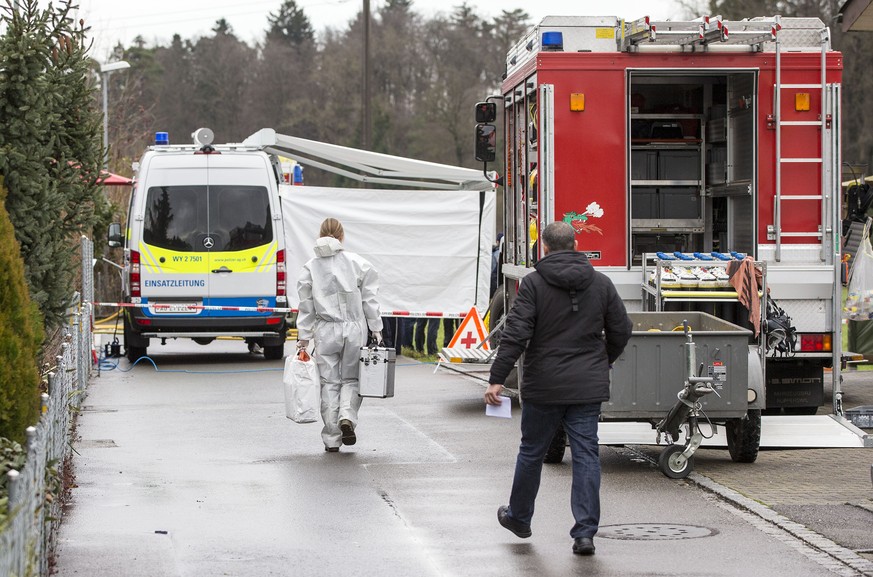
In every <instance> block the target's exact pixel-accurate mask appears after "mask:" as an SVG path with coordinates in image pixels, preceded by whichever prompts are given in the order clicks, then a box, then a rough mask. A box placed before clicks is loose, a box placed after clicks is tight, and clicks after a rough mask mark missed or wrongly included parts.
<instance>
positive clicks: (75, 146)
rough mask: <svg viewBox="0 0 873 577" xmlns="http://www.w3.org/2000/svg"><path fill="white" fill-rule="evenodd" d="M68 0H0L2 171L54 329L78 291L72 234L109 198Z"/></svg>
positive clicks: (83, 229) (35, 291) (82, 50)
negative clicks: (0, 7) (43, 0)
mask: <svg viewBox="0 0 873 577" xmlns="http://www.w3.org/2000/svg"><path fill="white" fill-rule="evenodd" d="M70 1H71V0H65V1H63V2H60V3H56V4H52V5H51V6H50V7H49V8H47V9H45V10H43V9H40V8H39V6H38V2H37V0H21V1H19V2H17V4H19V5H20V8H19V10H15V9H14V8H13V6H12V4H11V0H6V5H7V6H6V9H5V14H4V15H3V17H2V20H3V23H4V24H5V26H6V34H4V35H3V36H2V37H0V111H2V117H3V119H4V122H3V123H2V124H0V174H2V175H4V176H5V177H6V185H7V188H8V192H9V195H8V198H7V201H6V208H7V210H8V211H9V217H10V219H11V221H12V223H13V226H14V228H15V235H16V238H17V240H18V241H19V243H20V244H21V252H22V255H23V257H24V261H25V267H26V276H27V280H28V284H29V285H30V289H31V296H32V298H33V299H34V301H35V302H36V303H37V304H38V305H39V307H40V310H41V311H42V313H43V315H44V316H45V320H46V324H47V326H48V327H50V328H51V327H56V326H58V325H59V324H60V323H61V322H62V321H63V319H64V315H65V313H66V309H67V306H68V305H69V299H70V297H71V295H72V293H73V291H74V286H73V281H74V279H75V272H76V266H77V263H76V262H75V259H74V252H75V246H76V244H75V243H76V242H77V241H78V238H77V236H78V234H82V233H85V234H90V232H91V227H92V226H93V225H94V223H95V222H96V212H97V211H98V210H102V209H103V208H104V206H105V205H104V204H103V203H102V200H101V196H100V195H99V187H98V186H97V185H96V181H97V178H98V176H99V169H100V166H101V164H102V158H103V149H102V143H101V132H102V130H101V125H100V122H101V120H100V114H99V112H98V111H97V110H96V109H95V108H94V107H93V103H94V94H93V91H94V87H93V85H90V84H89V83H88V78H89V74H90V72H89V66H90V61H89V60H88V58H87V56H86V51H87V50H86V42H85V33H86V30H85V28H84V26H83V23H81V22H80V23H75V22H73V20H72V19H71V18H70V17H69V13H70V10H71V5H70ZM98 206H99V208H98Z"/></svg>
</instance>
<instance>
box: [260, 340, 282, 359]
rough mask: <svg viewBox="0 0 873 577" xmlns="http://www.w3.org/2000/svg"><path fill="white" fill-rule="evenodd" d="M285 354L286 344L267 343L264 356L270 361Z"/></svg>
mask: <svg viewBox="0 0 873 577" xmlns="http://www.w3.org/2000/svg"><path fill="white" fill-rule="evenodd" d="M284 356H285V345H284V344H281V345H265V346H264V358H265V359H266V360H268V361H275V360H278V359H281V358H282V357H284Z"/></svg>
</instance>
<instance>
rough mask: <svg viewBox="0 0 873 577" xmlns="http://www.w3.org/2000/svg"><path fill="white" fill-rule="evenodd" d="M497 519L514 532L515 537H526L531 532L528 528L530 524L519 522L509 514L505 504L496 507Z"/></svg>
mask: <svg viewBox="0 0 873 577" xmlns="http://www.w3.org/2000/svg"><path fill="white" fill-rule="evenodd" d="M497 521H498V522H499V523H500V524H501V525H503V526H504V527H505V528H506V529H509V530H510V531H512V532H513V533H515V536H516V537H521V538H522V539H527V538H528V537H530V536H531V535H532V534H533V533H532V532H531V530H530V525H525V524H524V523H519V522H518V521H516V520H515V519H513V518H512V517H510V516H509V507H507V506H506V505H503V506H501V507H500V508H498V509H497Z"/></svg>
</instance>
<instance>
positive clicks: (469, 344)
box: [461, 331, 478, 349]
mask: <svg viewBox="0 0 873 577" xmlns="http://www.w3.org/2000/svg"><path fill="white" fill-rule="evenodd" d="M477 342H478V341H477V340H476V339H475V338H473V331H467V336H466V337H464V338H463V339H461V344H462V345H464V348H465V349H471V348H473V345H475V344H476V343H477Z"/></svg>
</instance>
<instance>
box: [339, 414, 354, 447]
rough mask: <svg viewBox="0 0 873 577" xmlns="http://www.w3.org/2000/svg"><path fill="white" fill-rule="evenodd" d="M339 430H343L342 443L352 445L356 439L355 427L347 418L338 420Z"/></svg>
mask: <svg viewBox="0 0 873 577" xmlns="http://www.w3.org/2000/svg"><path fill="white" fill-rule="evenodd" d="M340 431H342V432H343V445H354V444H355V443H356V442H357V441H358V437H356V436H355V427H354V425H352V422H351V421H350V420H348V419H343V420H342V421H340Z"/></svg>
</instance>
